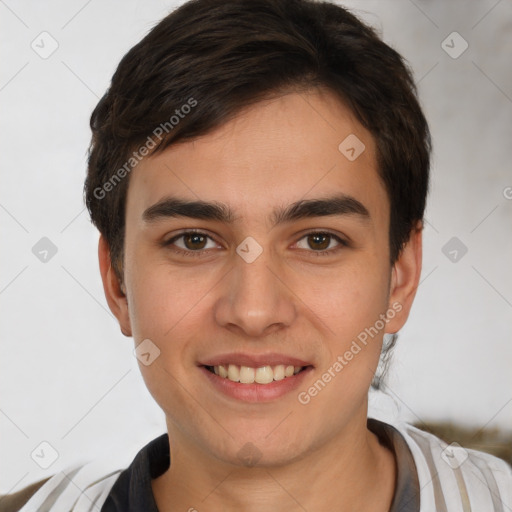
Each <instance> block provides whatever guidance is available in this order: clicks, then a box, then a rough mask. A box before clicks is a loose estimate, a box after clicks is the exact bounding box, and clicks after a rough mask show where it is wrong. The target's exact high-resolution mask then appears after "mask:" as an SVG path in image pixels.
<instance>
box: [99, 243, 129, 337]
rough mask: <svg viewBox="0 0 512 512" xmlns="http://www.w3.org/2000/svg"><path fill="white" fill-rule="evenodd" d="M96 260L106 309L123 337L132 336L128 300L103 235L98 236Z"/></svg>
mask: <svg viewBox="0 0 512 512" xmlns="http://www.w3.org/2000/svg"><path fill="white" fill-rule="evenodd" d="M98 259H99V263H100V273H101V280H102V281H103V290H104V291H105V297H106V299H107V303H108V307H109V308H110V311H112V313H113V314H114V316H115V317H116V318H117V320H118V322H119V325H120V327H121V332H122V333H123V334H124V335H125V336H132V327H131V324H130V315H129V311H128V300H127V298H126V295H125V293H124V291H123V285H122V283H120V282H119V279H118V277H117V275H116V273H115V272H114V269H113V268H112V262H111V258H110V248H109V246H108V243H107V241H106V239H105V238H104V236H103V235H101V236H100V241H99V244H98Z"/></svg>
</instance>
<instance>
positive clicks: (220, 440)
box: [22, 0, 512, 512]
mask: <svg viewBox="0 0 512 512" xmlns="http://www.w3.org/2000/svg"><path fill="white" fill-rule="evenodd" d="M91 127H92V130H93V140H92V144H91V151H90V158H89V169H88V176H87V182H86V186H85V192H86V202H87V206H88V208H89V211H90V213H91V218H92V220H93V222H94V223H95V225H96V226H97V227H98V229H99V231H100V232H101V237H100V243H99V260H100V268H101V275H102V279H103V284H104V289H105V294H106V298H107V301H108V304H109V306H110V309H111V310H112V312H113V313H114V314H115V316H116V317H117V319H118V321H119V324H120V328H121V330H122V332H123V333H124V334H125V335H126V336H131V337H133V338H134V340H135V345H136V347H137V354H138V358H139V361H140V369H141V372H142V375H143V378H144V380H145V382H146V384H147V386H148V389H149V391H150V392H151V394H152V395H153V397H154V398H155V400H156V401H157V403H158V404H159V405H160V407H161V408H162V410H163V411H164V412H165V414H166V422H167V430H168V432H167V434H164V435H162V436H161V437H159V438H157V439H155V440H154V441H152V442H151V443H150V444H149V445H147V446H146V447H144V448H143V449H142V450H141V452H140V453H139V454H138V455H137V457H136V458H135V460H134V461H133V462H132V464H131V465H130V466H129V467H128V468H118V470H116V471H111V472H108V471H107V470H106V469H104V468H102V467H99V468H98V467H97V465H96V466H95V465H94V464H90V465H85V466H79V467H77V468H74V469H73V471H71V472H67V473H66V472H62V473H59V474H58V475H55V476H54V477H52V478H51V479H49V480H48V481H46V482H45V483H44V484H43V485H42V486H39V488H38V490H37V492H36V493H35V494H34V495H33V497H32V498H31V499H30V500H29V502H28V503H27V504H26V505H25V507H24V508H22V510H24V511H28V510H75V511H78V510H80V511H81V510H102V511H107V512H110V511H123V512H125V511H148V512H149V511H156V510H158V511H160V512H170V511H180V510H182V511H187V510H188V511H189V512H190V511H195V510H197V511H199V512H201V511H203V510H208V511H213V512H215V511H221V510H228V511H235V510H237V511H240V510H243V511H248V512H252V511H261V510H277V511H285V510H286V511H290V510H294V511H295V510H297V511H299V510H301V511H304V510H306V511H315V512H316V511H328V510H357V511H372V512H381V511H382V512H384V511H393V512H398V511H402V512H405V511H419V510H420V511H422V512H426V511H429V512H430V511H434V510H436V511H441V510H448V511H455V510H457V511H458V510H479V511H480V510H482V511H484V510H485V511H492V510H495V511H501V510H507V509H508V508H510V507H512V470H511V468H510V467H509V466H507V464H506V463H505V462H503V461H501V460H499V459H497V458H494V457H492V456H490V455H487V454H484V453H480V452H476V451H472V450H464V449H463V448H460V447H457V446H455V447H454V446H447V445H446V443H444V442H442V441H441V440H440V439H438V438H436V437H434V436H432V435H430V434H427V433H425V432H422V431H420V430H418V429H416V428H413V427H411V426H409V425H404V424H400V425H395V426H392V425H388V424H385V423H383V422H380V421H377V420H373V419H368V418H367V407H368V402H367V395H368V389H369V387H370V385H371V383H372V381H373V379H374V377H375V372H376V369H377V367H378V363H379V359H380V358H381V357H382V351H383V342H384V336H385V335H387V338H386V339H388V340H389V337H390V336H391V339H393V338H392V335H394V334H395V333H397V332H398V331H399V330H400V329H401V328H402V326H403V325H404V323H405V322H406V320H407V316H408V314H409V311H410V309H411V306H412V303H413V299H414V296H415V293H416V290H417V287H418V281H419V276H420V271H421V255H422V248H421V236H422V219H423V213H424V209H425V201H426V195H427V189H428V172H429V154H430V138H429V132H428V127H427V123H426V121H425V118H424V116H423V114H422V112H421V109H420V107H419V104H418V101H417V99H416V95H415V88H414V84H413V82H412V78H411V75H410V73H409V71H408V69H407V67H406V66H405V65H404V63H403V61H402V59H401V57H400V56H399V55H398V54H397V53H396V52H395V51H394V50H392V49H391V48H390V47H388V46H387V45H386V44H384V43H383V42H382V41H381V40H380V39H379V38H378V37H377V36H376V34H375V33H374V32H373V31H372V30H371V29H370V28H368V27H367V26H365V25H363V24H362V23H361V22H360V21H359V20H357V19H356V18H355V17H354V16H353V15H351V14H350V13H348V12H347V11H346V10H344V9H343V8H341V7H339V6H335V5H333V4H329V3H316V2H311V1H308V0H277V1H271V0H256V1H252V0H251V1H248V0H232V1H228V2H226V1H218V0H198V1H193V2H189V3H187V4H185V5H183V6H182V7H181V8H179V9H178V10H176V11H174V12H173V13H172V14H170V15H169V16H168V17H166V18H165V19H164V20H162V21H161V22H160V23H159V24H158V25H157V26H156V27H155V28H154V29H153V30H152V31H151V32H150V33H149V34H148V36H147V37H145V38H144V39H143V40H142V41H141V42H140V43H139V44H137V45H136V46H135V47H134V48H133V49H132V50H131V51H130V52H129V53H128V54H127V55H126V56H125V57H124V58H123V60H122V61H121V63H120V65H119V67H118V69H117V71H116V73H115V74H114V76H113V79H112V84H111V87H110V89H109V90H108V91H107V93H106V95H105V96H104V97H103V98H102V100H101V101H100V103H99V104H98V106H97V107H96V109H95V111H94V113H93V115H92V119H91ZM32 491H33V489H32Z"/></svg>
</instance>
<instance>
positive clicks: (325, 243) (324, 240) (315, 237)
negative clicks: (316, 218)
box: [308, 233, 331, 251]
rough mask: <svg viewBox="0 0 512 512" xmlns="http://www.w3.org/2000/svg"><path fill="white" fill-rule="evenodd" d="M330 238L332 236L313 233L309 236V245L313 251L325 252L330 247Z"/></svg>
mask: <svg viewBox="0 0 512 512" xmlns="http://www.w3.org/2000/svg"><path fill="white" fill-rule="evenodd" d="M330 238H331V236H330V235H327V234H325V233H312V234H311V235H308V245H309V247H311V249H319V250H321V251H323V250H325V249H327V248H328V247H329V243H330Z"/></svg>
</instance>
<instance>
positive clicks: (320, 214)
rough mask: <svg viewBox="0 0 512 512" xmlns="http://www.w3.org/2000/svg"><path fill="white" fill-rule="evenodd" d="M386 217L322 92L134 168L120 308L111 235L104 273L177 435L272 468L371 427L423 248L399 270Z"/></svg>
mask: <svg viewBox="0 0 512 512" xmlns="http://www.w3.org/2000/svg"><path fill="white" fill-rule="evenodd" d="M348 136H350V137H351V138H350V139H348V142H350V144H349V143H345V144H342V145H341V149H340V148H339V146H340V143H342V141H344V140H345V139H346V138H347V137H348ZM354 136H355V137H357V139H358V140H359V142H357V139H355V138H354ZM354 141H356V142H357V144H360V143H361V142H362V143H363V144H364V150H363V151H362V152H361V153H360V154H359V156H357V153H358V152H359V150H360V149H361V148H362V146H360V145H355V143H354ZM351 147H354V151H352V150H351V149H350V148H351ZM354 155H356V156H357V158H355V159H354ZM347 156H348V157H350V158H347ZM200 202H201V203H209V206H208V205H204V204H195V205H194V204H190V203H200ZM292 205H293V206H292ZM389 214H390V206H389V200H388V197H387V194H386V191H385V188H384V186H383V184H382V182H381V180H380V178H379V176H378V173H377V168H376V149H375V144H374V141H373V140H372V137H371V135H370V134H369V132H368V131H366V130H365V129H364V128H363V127H362V126H361V125H360V124H359V123H358V122H357V121H356V119H355V118H354V116H353V115H352V114H351V112H350V111H349V110H348V109H347V108H346V107H344V106H343V105H342V104H341V103H340V102H339V101H338V100H336V99H335V98H334V97H333V96H331V95H330V94H329V93H326V92H320V91H316V92H309V93H302V94H295V93H294V94H288V95H285V96H282V97H280V98H278V99H273V100H269V101H265V102H262V103H258V104H257V105H255V106H254V107H251V108H250V109H248V110H247V111H245V112H244V113H243V114H241V115H239V116H238V117H237V118H235V119H234V120H232V121H230V122H228V123H226V124H225V125H223V126H222V127H220V128H219V129H217V130H216V131H214V132H212V133H210V134H208V135H206V136H203V137H201V138H198V139H196V140H194V141H190V142H185V143H180V144H177V145H174V146H171V147H170V148H168V149H166V150H165V151H164V152H162V153H160V154H158V155H155V156H152V157H150V158H146V159H145V160H144V161H142V162H141V163H140V164H139V165H138V166H137V167H136V168H135V169H134V170H133V171H132V174H131V177H130V184H129V189H128V197H127V210H126V234H125V262H124V263H125V266H124V288H123V289H124V290H125V291H126V297H124V296H123V295H122V294H121V293H120V291H119V290H118V288H116V281H115V277H114V274H113V272H112V270H111V269H109V265H108V249H107V247H106V244H105V243H104V241H102V242H101V243H100V260H101V261H102V265H101V266H102V275H103V279H104V283H105V290H106V293H107V299H108V301H109V304H110V306H111V308H112V310H113V311H114V313H115V314H116V316H117V317H118V319H119V322H120V324H121V327H122V329H123V332H125V333H126V334H128V335H133V337H134V340H135V344H136V345H139V344H140V343H141V342H143V340H150V341H144V343H145V345H141V347H145V348H144V353H145V354H149V355H145V356H144V357H145V359H146V360H145V361H143V362H140V363H139V365H140V369H141V372H142V375H143V377H144V380H145V382H146V384H147V387H148V389H149V391H150V392H151V394H152V395H153V397H154V398H155V400H156V401H157V403H158V404H159V405H160V407H161V408H162V409H163V411H164V412H165V414H166V417H167V424H168V429H169V434H170V437H171V439H173V438H179V439H180V441H181V443H182V445H183V444H188V446H189V447H194V450H195V451H196V453H197V456H202V457H212V458H215V459H217V460H221V461H225V462H232V463H237V464H240V461H241V460H242V458H243V457H244V455H249V456H250V457H253V459H255V458H257V459H258V462H259V464H269V465H272V464H282V463H286V462H290V461H292V460H293V459H295V458H300V457H304V456H305V455H307V454H308V453H311V452H313V451H314V450H316V449H318V448H320V447H322V446H326V445H328V443H329V442H332V441H333V440H335V439H336V438H337V437H340V436H342V435H348V433H349V432H351V431H353V430H354V429H356V426H357V427H358V428H360V426H361V425H362V424H364V426H365V425H366V413H367V409H366V408H367V393H368V388H369V386H370V383H371V380H372V378H373V374H374V370H375V368H376V366H377V363H378V359H379V355H380V350H381V344H382V337H383V334H384V333H385V332H388V333H389V332H396V331H397V330H398V329H399V328H400V327H401V326H402V324H403V323H404V322H405V319H406V317H407V314H408V311H409V308H410V305H411V302H412V298H413V296H414V290H415V287H416V285H417V279H418V274H419V254H420V249H419V241H418V238H419V237H413V238H412V239H411V240H412V241H411V242H410V243H409V244H408V246H406V249H405V250H404V252H403V254H402V257H401V259H400V260H399V261H398V262H397V263H396V265H395V266H394V267H393V268H392V267H391V266H390V264H389V239H388V233H389ZM144 363H146V364H144ZM147 363H150V364H147ZM297 372H298V373H297ZM226 373H227V374H228V376H227V377H226ZM237 379H238V380H241V381H242V382H236V380H237ZM254 379H256V382H254ZM247 443H250V444H247ZM248 450H249V451H251V450H252V451H253V453H252V454H247V453H246V452H247V451H248Z"/></svg>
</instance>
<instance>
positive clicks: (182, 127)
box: [84, 0, 431, 281]
mask: <svg viewBox="0 0 512 512" xmlns="http://www.w3.org/2000/svg"><path fill="white" fill-rule="evenodd" d="M314 87H324V88H327V89H329V90H330V91H332V92H333V93H334V94H335V95H337V96H338V97H339V99H340V100H341V101H342V102H344V103H345V104H346V105H347V106H348V107H349V108H350V109H351V110H352V111H353V112H354V114H355V115H356V117H357V119H358V120H359V121H360V122H361V123H362V125H363V126H364V127H365V128H367V129H368V130H369V131H370V132H371V134H372V135H373V137H374V139H375V142H376V145H377V150H378V162H377V163H378V170H379V174H380V176H381V179H382V181H383V183H384V185H385V188H386V191H387V193H388V196H389V200H390V205H391V215H390V231H389V243H390V259H391V263H394V261H395V260H396V258H397V257H398V255H399V254H400V251H401V249H402V247H403V245H404V244H405V243H406V242H407V240H408V239H409V236H410V233H411V231H412V229H413V228H414V227H415V226H416V224H417V222H418V221H420V220H422V219H423V214H424V210H425V203H426V196H427V191H428V181H429V165H430V149H431V147H430V145H431V142H430V134H429V130H428V125H427V122H426V120H425V117H424V115H423V113H422V110H421V108H420V105H419V103H418V100H417V97H416V89H415V85H414V81H413V78H412V75H411V72H410V71H409V69H408V67H407V65H406V64H405V62H404V60H403V59H402V58H401V56H400V55H399V54H398V53H397V52H396V51H395V50H393V49H392V48H390V47H389V46H388V45H387V44H385V43H384V42H383V41H382V40H381V39H380V38H379V37H378V35H377V34H376V33H375V31H374V30H373V29H372V28H370V27H368V26H367V25H365V24H364V23H362V22H361V21H360V20H359V19H358V18H356V17H355V16H354V15H353V14H351V13H350V12H349V11H347V10H346V9H345V8H342V7H340V6H337V5H334V4H332V3H328V2H315V1H311V0H193V1H190V2H187V3H185V4H184V5H182V6H181V7H179V8H178V9H176V10H175V11H173V12H172V13H171V14H169V15H168V16H167V17H165V18H164V19H163V20H162V21H160V22H159V23H158V24H157V25H156V26H155V27H154V28H153V29H152V30H151V31H150V32H149V33H148V35H147V36H146V37H144V38H143V39H142V40H141V41H140V42H139V43H138V44H137V45H136V46H134V47H133V48H132V49H131V50H130V51H129V52H128V53H127V54H126V55H125V56H124V57H123V59H122V60H121V62H120V64H119V66H118V68H117V70H116V72H115V73H114V76H113V77H112V82H111V85H110V87H109V89H108V91H107V92H106V94H105V95H104V96H103V97H102V99H101V100H100V102H99V103H98V105H97V106H96V108H95V109H94V112H93V113H92V116H91V123H90V124H91V129H92V133H93V136H92V141H91V145H90V148H89V162H88V174H87V178H86V182H85V189H84V190H85V201H86V204H87V208H88V210H89V213H90V215H91V219H92V222H93V223H94V224H95V225H96V226H97V228H98V229H99V230H100V232H101V233H102V234H103V235H104V236H105V238H106V240H107V242H108V244H109V247H110V252H111V260H112V265H113V268H114V270H115V271H116V273H117V275H118V277H119V278H120V280H121V281H122V276H123V246H124V231H125V206H126V195H127V190H128V184H129V172H130V170H131V169H132V168H133V166H134V165H136V163H137V161H138V159H139V157H140V154H139V153H140V152H141V151H142V148H144V146H146V149H148V148H149V143H150V139H151V141H152V143H153V144H152V146H151V148H150V149H151V151H161V150H163V149H165V148H166V147H168V146H169V145H170V144H172V143H174V142H177V141H180V140H181V141H183V140H186V139H193V138H195V137H198V136H200V135H204V134H206V133H208V132H209V131H211V130H213V129H214V128H216V127H218V126H220V125H222V124H223V123H226V122H227V121H228V120H229V119H231V118H232V117H233V116H234V115H235V114H237V113H238V112H240V111H241V110H242V109H243V108H244V107H247V106H249V105H252V104H254V103H256V102H258V101H259V100H261V99H263V98H265V97H268V96H269V95H273V94H284V93H286V92H290V91H292V90H305V89H309V88H314ZM184 106H188V107H189V108H187V109H185V108H184ZM182 114H183V115H182ZM159 127H161V128H160V131H159V132H157V133H158V134H159V137H156V138H158V141H155V140H154V138H155V131H156V130H158V128H159ZM164 127H165V130H163V128H164ZM164 131H165V134H164ZM160 132H161V133H160ZM340 142H341V141H340ZM144 153H146V152H144Z"/></svg>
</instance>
